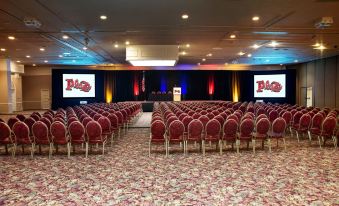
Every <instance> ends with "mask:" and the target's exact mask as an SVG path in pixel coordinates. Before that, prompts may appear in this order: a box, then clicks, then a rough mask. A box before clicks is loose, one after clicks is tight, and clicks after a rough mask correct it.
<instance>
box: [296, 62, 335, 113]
mask: <svg viewBox="0 0 339 206" xmlns="http://www.w3.org/2000/svg"><path fill="white" fill-rule="evenodd" d="M290 68H294V69H296V71H297V73H296V77H297V87H296V92H297V95H296V96H297V103H298V104H300V105H305V106H306V88H307V87H312V90H313V106H316V107H321V108H322V107H330V108H335V107H336V108H339V56H334V57H329V58H323V59H318V60H315V61H311V62H307V63H302V64H297V65H293V66H290Z"/></svg>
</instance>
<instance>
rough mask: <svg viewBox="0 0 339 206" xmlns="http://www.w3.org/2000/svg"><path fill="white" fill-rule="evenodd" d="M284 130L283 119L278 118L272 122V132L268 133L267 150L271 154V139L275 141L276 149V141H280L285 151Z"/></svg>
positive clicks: (284, 123)
mask: <svg viewBox="0 0 339 206" xmlns="http://www.w3.org/2000/svg"><path fill="white" fill-rule="evenodd" d="M285 130H286V122H285V120H284V118H282V117H278V118H277V119H275V120H274V122H273V124H272V130H271V131H270V132H269V137H268V148H269V151H270V152H271V139H274V138H275V139H277V147H278V140H279V139H282V140H283V143H284V150H286V143H285Z"/></svg>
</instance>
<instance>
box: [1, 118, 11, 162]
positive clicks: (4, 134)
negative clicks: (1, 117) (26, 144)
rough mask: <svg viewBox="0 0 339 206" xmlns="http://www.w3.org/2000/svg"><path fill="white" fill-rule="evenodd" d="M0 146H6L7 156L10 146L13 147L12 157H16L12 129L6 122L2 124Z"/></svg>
mask: <svg viewBox="0 0 339 206" xmlns="http://www.w3.org/2000/svg"><path fill="white" fill-rule="evenodd" d="M0 145H4V146H5V151H6V154H8V145H12V146H13V148H12V155H14V140H13V139H12V135H11V128H9V126H8V125H7V124H6V123H4V122H0Z"/></svg>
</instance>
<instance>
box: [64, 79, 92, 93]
mask: <svg viewBox="0 0 339 206" xmlns="http://www.w3.org/2000/svg"><path fill="white" fill-rule="evenodd" d="M66 82H67V87H66V90H67V91H72V89H79V90H80V91H83V92H89V91H90V90H91V89H92V86H91V85H90V84H89V83H88V82H86V81H81V82H79V80H78V79H76V80H73V79H66Z"/></svg>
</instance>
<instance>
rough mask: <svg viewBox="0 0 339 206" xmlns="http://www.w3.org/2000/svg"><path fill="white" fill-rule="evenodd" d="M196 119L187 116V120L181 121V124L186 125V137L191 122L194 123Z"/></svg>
mask: <svg viewBox="0 0 339 206" xmlns="http://www.w3.org/2000/svg"><path fill="white" fill-rule="evenodd" d="M193 120H194V119H193V118H192V117H190V116H185V118H184V119H183V120H181V122H182V123H183V124H184V126H185V133H184V135H185V136H187V133H188V125H189V123H191V121H193Z"/></svg>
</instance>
